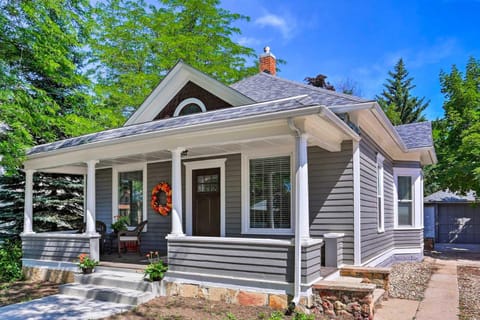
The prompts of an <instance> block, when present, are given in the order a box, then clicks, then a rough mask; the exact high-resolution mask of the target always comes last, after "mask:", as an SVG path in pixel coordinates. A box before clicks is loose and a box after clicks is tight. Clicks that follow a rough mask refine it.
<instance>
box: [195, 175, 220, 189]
mask: <svg viewBox="0 0 480 320" xmlns="http://www.w3.org/2000/svg"><path fill="white" fill-rule="evenodd" d="M218 185H219V182H218V174H209V175H201V176H197V192H218V191H219V186H218Z"/></svg>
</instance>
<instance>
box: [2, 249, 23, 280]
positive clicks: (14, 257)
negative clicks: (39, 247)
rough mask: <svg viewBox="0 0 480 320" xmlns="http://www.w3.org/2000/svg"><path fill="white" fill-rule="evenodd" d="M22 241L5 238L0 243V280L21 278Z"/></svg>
mask: <svg viewBox="0 0 480 320" xmlns="http://www.w3.org/2000/svg"><path fill="white" fill-rule="evenodd" d="M21 258H22V242H21V241H20V240H10V239H7V240H5V241H4V242H3V243H2V244H1V245H0V270H1V272H0V282H11V281H15V280H21V279H23V273H22V260H21Z"/></svg>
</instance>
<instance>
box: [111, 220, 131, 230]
mask: <svg viewBox="0 0 480 320" xmlns="http://www.w3.org/2000/svg"><path fill="white" fill-rule="evenodd" d="M127 226H128V217H127V216H117V221H115V222H114V223H112V225H111V226H110V227H111V228H112V229H113V230H114V231H115V232H120V231H125V230H127Z"/></svg>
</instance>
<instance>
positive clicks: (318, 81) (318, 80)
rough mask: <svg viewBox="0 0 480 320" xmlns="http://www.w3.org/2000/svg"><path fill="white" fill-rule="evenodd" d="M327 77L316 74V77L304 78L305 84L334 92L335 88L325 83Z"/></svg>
mask: <svg viewBox="0 0 480 320" xmlns="http://www.w3.org/2000/svg"><path fill="white" fill-rule="evenodd" d="M327 78H328V77H327V76H326V75H323V74H320V73H319V74H318V75H317V76H316V77H306V78H305V82H306V83H307V84H309V85H311V86H314V87H318V88H323V89H327V90H330V91H335V87H334V86H333V85H332V84H330V82H328V81H327Z"/></svg>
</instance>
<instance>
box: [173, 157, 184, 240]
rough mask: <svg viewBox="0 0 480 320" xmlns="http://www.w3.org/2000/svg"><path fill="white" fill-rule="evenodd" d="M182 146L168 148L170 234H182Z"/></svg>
mask: <svg viewBox="0 0 480 320" xmlns="http://www.w3.org/2000/svg"><path fill="white" fill-rule="evenodd" d="M184 150H185V149H184V148H176V149H173V150H170V152H171V153H172V232H171V233H170V234H171V235H172V236H183V235H185V234H184V233H183V228H182V215H183V211H182V152H183V151H184Z"/></svg>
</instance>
